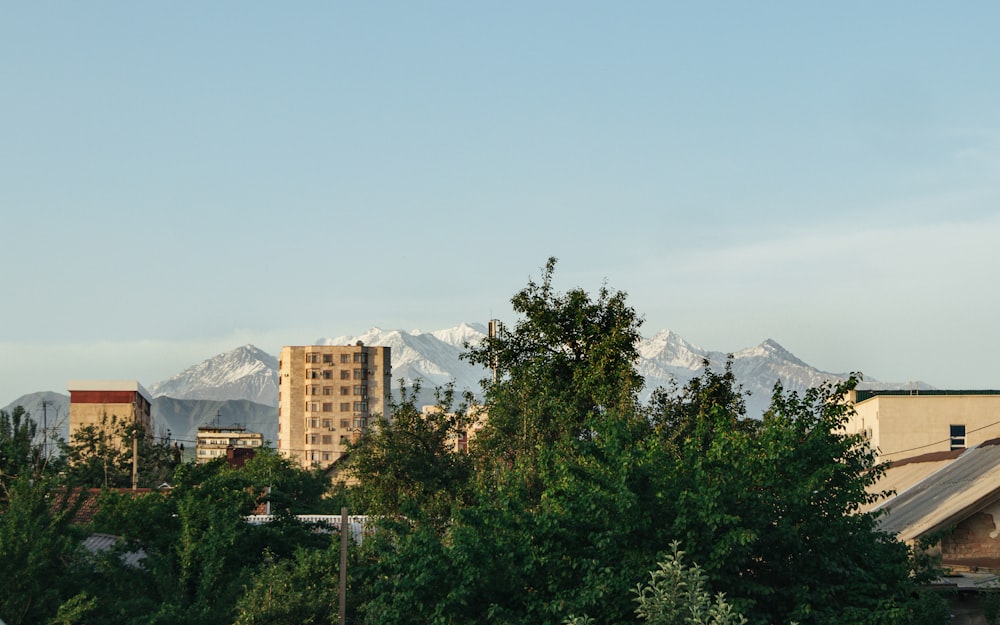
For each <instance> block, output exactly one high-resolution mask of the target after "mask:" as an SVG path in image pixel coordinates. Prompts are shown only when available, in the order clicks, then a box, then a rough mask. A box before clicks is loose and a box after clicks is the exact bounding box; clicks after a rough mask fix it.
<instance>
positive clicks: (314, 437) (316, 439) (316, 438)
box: [309, 434, 319, 445]
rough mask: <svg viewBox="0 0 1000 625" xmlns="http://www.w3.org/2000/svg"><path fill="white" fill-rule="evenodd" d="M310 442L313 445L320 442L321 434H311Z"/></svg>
mask: <svg viewBox="0 0 1000 625" xmlns="http://www.w3.org/2000/svg"><path fill="white" fill-rule="evenodd" d="M309 443H310V444H311V445H317V444H319V434H310V435H309Z"/></svg>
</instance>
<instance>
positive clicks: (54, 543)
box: [0, 474, 82, 625]
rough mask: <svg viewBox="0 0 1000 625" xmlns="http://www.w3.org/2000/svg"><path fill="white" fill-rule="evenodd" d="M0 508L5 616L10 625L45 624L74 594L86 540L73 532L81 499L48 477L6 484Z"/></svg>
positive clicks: (0, 597) (0, 598)
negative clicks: (54, 485) (60, 488)
mask: <svg viewBox="0 0 1000 625" xmlns="http://www.w3.org/2000/svg"><path fill="white" fill-rule="evenodd" d="M6 494H7V501H6V504H5V505H4V506H3V507H2V508H0V616H2V618H3V619H4V621H5V622H6V623H7V624H8V625H18V624H21V623H28V624H31V623H44V622H45V621H47V620H48V619H49V618H50V617H52V616H55V614H56V611H57V609H58V607H59V606H60V604H61V603H62V602H63V600H65V599H68V598H69V597H70V596H72V595H73V594H75V592H74V591H73V590H72V588H73V587H74V585H75V583H77V579H76V578H75V563H76V562H78V561H79V559H80V539H81V538H82V535H81V534H80V533H78V532H74V531H73V530H72V527H71V525H70V524H71V521H72V518H73V515H74V513H75V511H76V509H77V508H78V506H79V504H80V499H79V497H77V496H75V495H73V494H67V493H66V491H62V492H61V496H58V495H60V492H59V491H56V490H54V489H53V488H52V484H51V481H50V480H49V479H47V478H46V477H44V476H38V475H32V474H22V475H19V476H17V477H15V478H13V479H12V480H11V481H10V482H8V484H7V488H6Z"/></svg>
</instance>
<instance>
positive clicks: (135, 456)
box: [132, 399, 140, 492]
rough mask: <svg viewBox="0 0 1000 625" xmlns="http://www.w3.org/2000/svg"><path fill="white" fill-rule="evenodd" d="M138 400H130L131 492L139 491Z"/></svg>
mask: <svg viewBox="0 0 1000 625" xmlns="http://www.w3.org/2000/svg"><path fill="white" fill-rule="evenodd" d="M139 428H140V425H139V400H138V399H134V400H132V432H133V434H132V491H133V492H135V491H137V490H139Z"/></svg>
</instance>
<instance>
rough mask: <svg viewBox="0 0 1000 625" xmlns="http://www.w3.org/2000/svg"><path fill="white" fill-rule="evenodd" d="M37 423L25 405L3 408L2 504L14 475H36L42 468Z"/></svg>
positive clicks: (0, 450) (0, 440) (0, 426)
mask: <svg viewBox="0 0 1000 625" xmlns="http://www.w3.org/2000/svg"><path fill="white" fill-rule="evenodd" d="M37 430H38V426H37V424H36V423H35V422H34V420H32V418H31V415H30V414H29V413H28V412H27V411H26V410H25V409H24V407H23V406H15V407H14V409H13V410H12V411H11V412H9V413H8V412H7V411H6V410H0V506H2V505H3V502H4V501H5V499H6V495H5V491H6V490H7V487H8V484H9V483H10V481H11V480H12V479H16V478H17V477H19V476H28V475H35V474H38V473H39V472H40V471H41V468H42V446H41V445H40V444H39V443H38V442H36V440H35V435H36V434H37Z"/></svg>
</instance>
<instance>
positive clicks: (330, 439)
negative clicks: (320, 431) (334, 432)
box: [323, 434, 333, 445]
mask: <svg viewBox="0 0 1000 625" xmlns="http://www.w3.org/2000/svg"><path fill="white" fill-rule="evenodd" d="M323 444H324V445H332V444H333V437H332V436H330V435H329V434H324V435H323Z"/></svg>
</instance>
